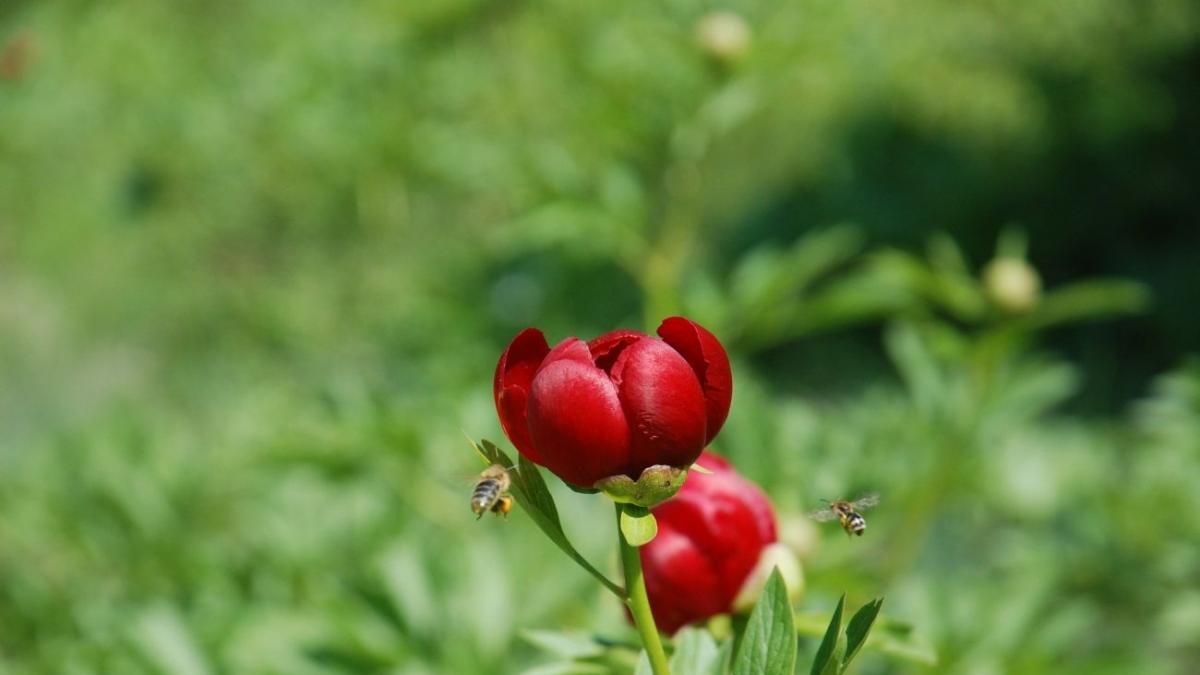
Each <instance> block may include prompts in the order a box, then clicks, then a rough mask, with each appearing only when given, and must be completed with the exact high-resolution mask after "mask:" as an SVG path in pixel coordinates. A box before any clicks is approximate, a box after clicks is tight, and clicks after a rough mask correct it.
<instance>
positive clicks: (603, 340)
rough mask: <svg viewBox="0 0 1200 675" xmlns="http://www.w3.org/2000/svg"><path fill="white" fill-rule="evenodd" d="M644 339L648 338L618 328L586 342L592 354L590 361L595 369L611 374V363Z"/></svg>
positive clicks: (633, 331)
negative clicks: (594, 365)
mask: <svg viewBox="0 0 1200 675" xmlns="http://www.w3.org/2000/svg"><path fill="white" fill-rule="evenodd" d="M645 337H648V336H647V335H646V334H645V333H640V332H638V331H636V330H630V329H628V328H618V329H617V330H614V331H609V332H607V333H605V334H604V335H601V336H600V337H597V338H593V339H592V340H590V341H588V349H589V350H591V352H592V360H593V361H595V362H596V367H597V368H600V369H601V370H603V371H604V372H606V373H612V367H613V363H615V362H616V360H617V357H618V356H620V355H621V351H622V350H624V349H625V348H626V347H628V346H629V345H631V344H633V343H634V342H637V341H638V340H641V339H642V338H645Z"/></svg>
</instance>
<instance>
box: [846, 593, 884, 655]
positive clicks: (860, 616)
mask: <svg viewBox="0 0 1200 675" xmlns="http://www.w3.org/2000/svg"><path fill="white" fill-rule="evenodd" d="M881 607H883V598H876V599H875V600H872V601H871V602H868V603H867V604H865V605H863V606H862V607H861V608H860V609H859V610H858V611H857V612H855V613H854V616H852V617H850V623H849V624H848V625H847V626H846V655H845V656H843V657H842V669H845V668H846V666H848V665H850V661H851V660H853V659H854V657H855V655H857V654H858V650H860V649H862V646H863V644H865V643H866V641H867V636H868V635H870V633H871V626H872V625H873V624H874V623H875V618H876V617H877V616H879V609H880V608H881Z"/></svg>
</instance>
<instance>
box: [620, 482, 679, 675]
mask: <svg viewBox="0 0 1200 675" xmlns="http://www.w3.org/2000/svg"><path fill="white" fill-rule="evenodd" d="M616 507H617V540H618V542H620V547H621V567H623V568H624V570H625V589H626V592H627V593H628V594H629V597H628V598H626V600H625V604H626V605H628V606H629V612H630V613H631V614H632V615H633V623H634V625H635V626H637V630H638V635H640V636H641V637H642V645H643V646H645V648H646V655H647V656H649V657H650V670H652V671H653V672H654V675H671V669H670V667H669V666H667V653H666V652H665V651H663V646H662V638H661V637H659V635H658V626H656V625H655V624H654V615H653V614H652V613H651V612H650V598H649V596H647V595H646V580H645V578H643V577H642V558H641V555H639V554H638V550H637V547H636V546H630V545H629V542H628V541H626V540H625V535H624V533H622V532H621V505H620V504H617V505H616Z"/></svg>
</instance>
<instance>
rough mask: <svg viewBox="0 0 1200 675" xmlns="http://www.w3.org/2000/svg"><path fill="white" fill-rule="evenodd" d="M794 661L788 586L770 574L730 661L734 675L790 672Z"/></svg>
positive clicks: (794, 653)
mask: <svg viewBox="0 0 1200 675" xmlns="http://www.w3.org/2000/svg"><path fill="white" fill-rule="evenodd" d="M795 664H796V627H795V625H794V624H793V623H792V605H791V602H790V601H789V600H788V594H787V586H786V585H785V584H784V582H783V576H782V575H780V574H779V570H775V571H774V572H772V573H771V578H770V579H769V580H768V581H767V585H766V587H765V588H764V589H763V592H762V596H761V597H759V599H758V604H756V605H755V606H754V611H752V612H751V613H750V621H749V622H748V623H747V624H746V631H745V633H743V634H742V642H741V646H740V647H739V648H738V653H737V656H736V657H734V660H733V675H784V674H787V675H790V674H791V672H792V670H793V669H794V668H795Z"/></svg>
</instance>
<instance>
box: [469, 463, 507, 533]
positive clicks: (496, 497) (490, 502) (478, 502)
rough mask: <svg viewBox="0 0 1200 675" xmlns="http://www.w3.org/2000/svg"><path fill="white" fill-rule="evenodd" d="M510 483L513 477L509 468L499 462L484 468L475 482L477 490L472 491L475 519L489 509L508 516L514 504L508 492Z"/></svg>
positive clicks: (472, 508) (472, 506)
mask: <svg viewBox="0 0 1200 675" xmlns="http://www.w3.org/2000/svg"><path fill="white" fill-rule="evenodd" d="M510 485H512V478H511V477H509V475H508V469H505V468H504V467H502V466H500V465H499V464H493V465H491V466H489V467H488V468H486V469H484V470H483V473H481V474H479V480H478V481H477V482H476V483H475V491H474V492H473V493H471V511H473V512H474V513H475V520H479V519H480V518H482V517H483V514H484V513H486V512H488V511H491V512H492V513H498V514H500V515H502V516H504V517H505V518H507V517H508V512H509V511H511V510H512V505H513V498H512V496H511V495H509V494H508V488H509V486H510Z"/></svg>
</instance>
